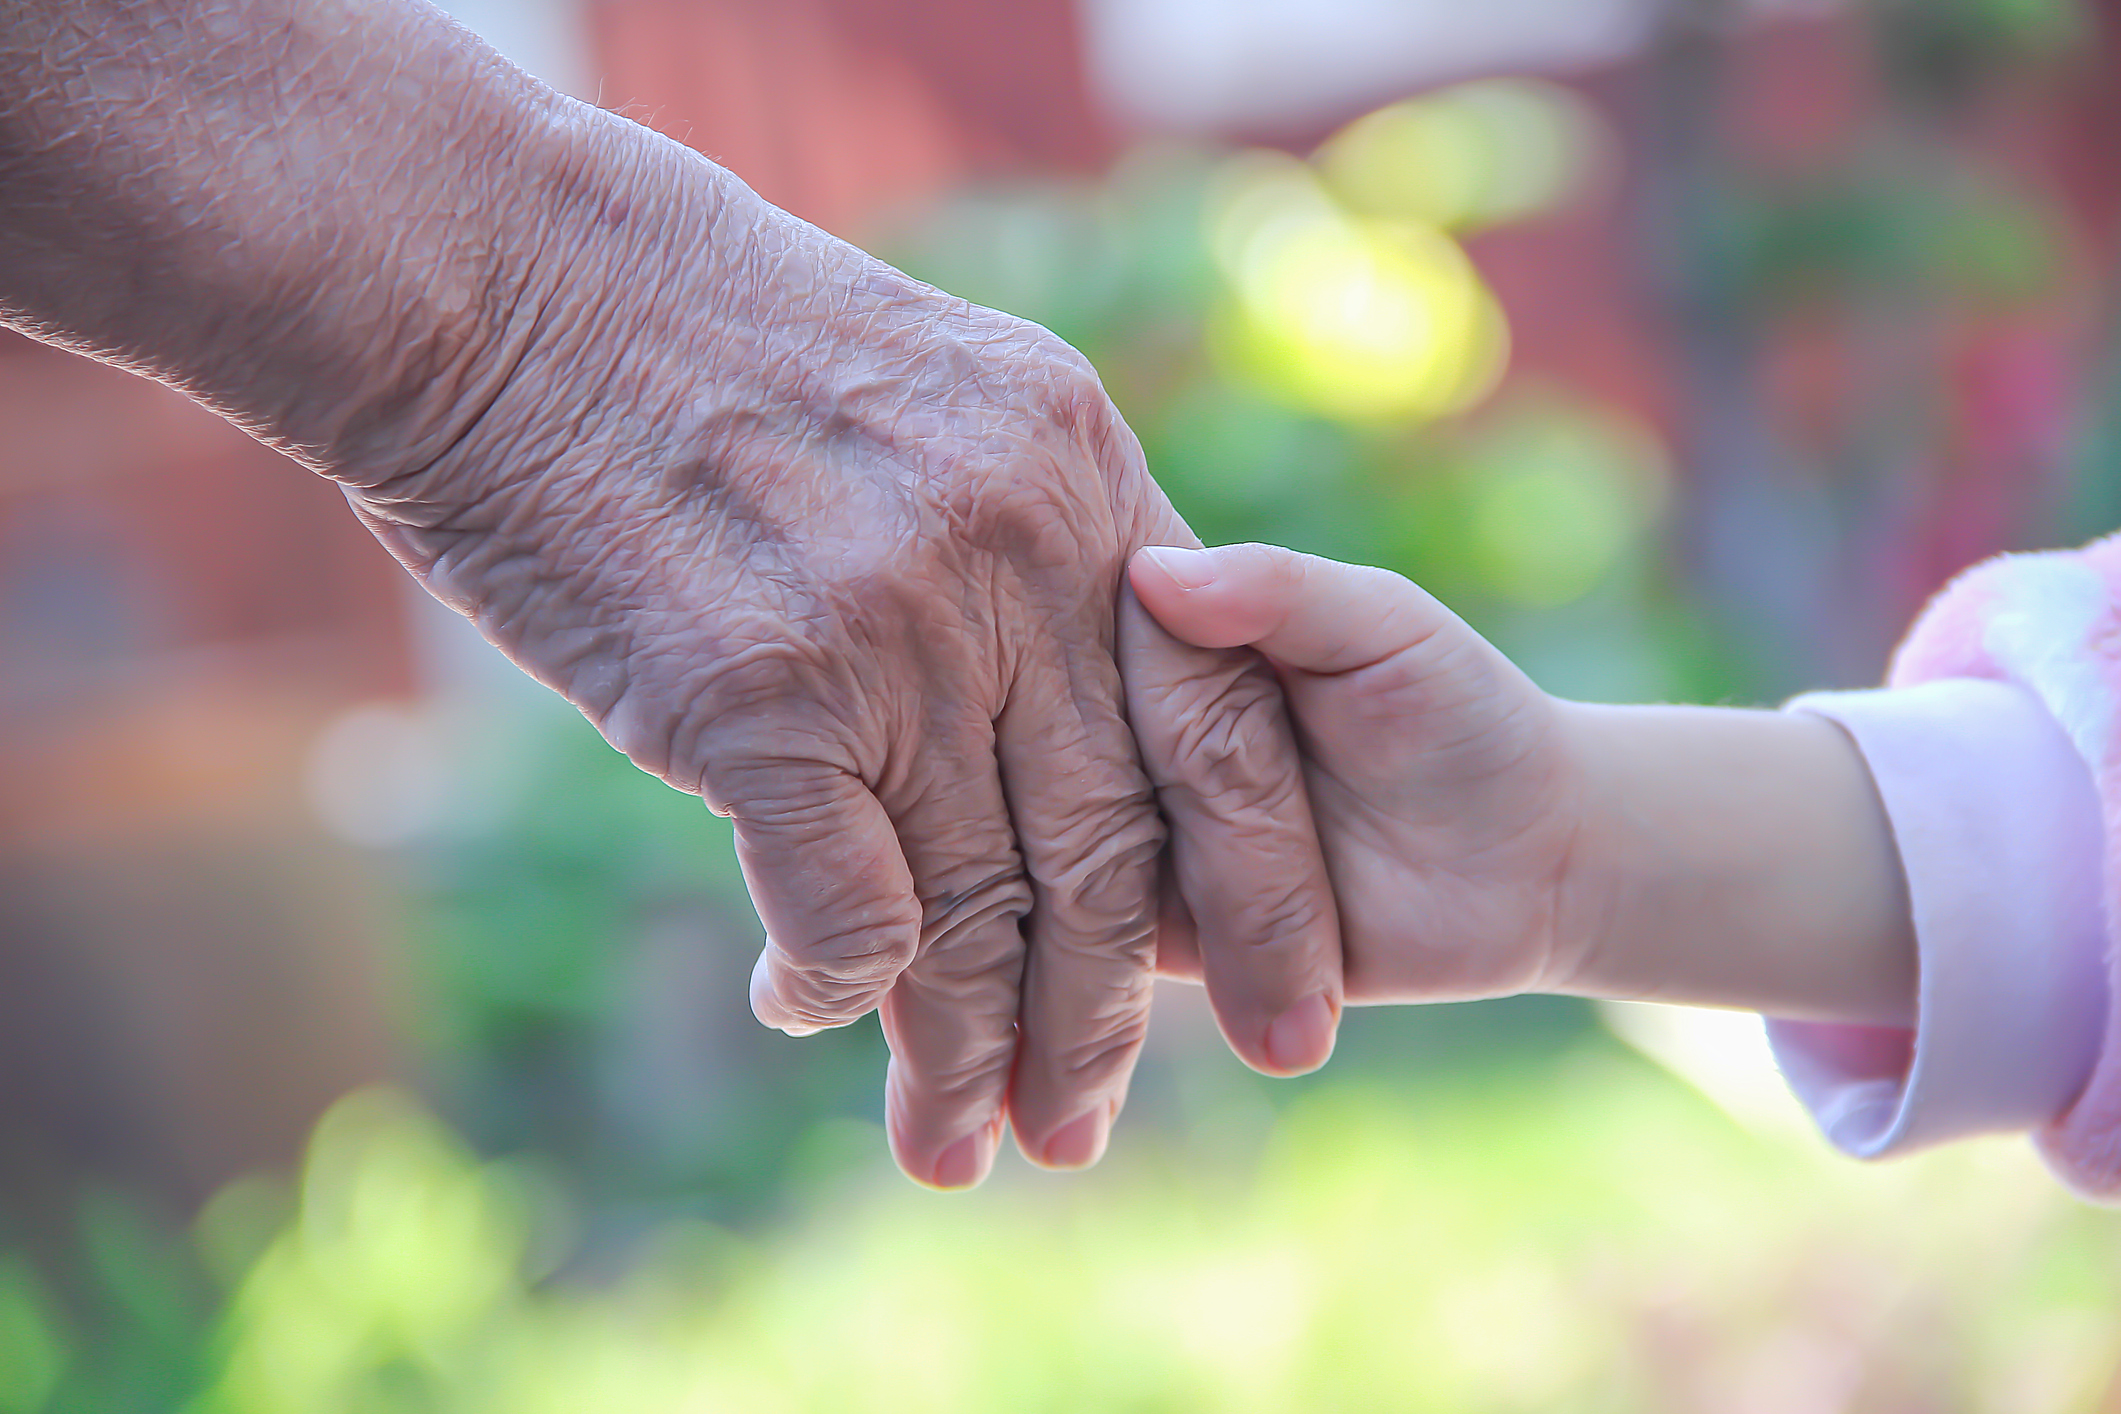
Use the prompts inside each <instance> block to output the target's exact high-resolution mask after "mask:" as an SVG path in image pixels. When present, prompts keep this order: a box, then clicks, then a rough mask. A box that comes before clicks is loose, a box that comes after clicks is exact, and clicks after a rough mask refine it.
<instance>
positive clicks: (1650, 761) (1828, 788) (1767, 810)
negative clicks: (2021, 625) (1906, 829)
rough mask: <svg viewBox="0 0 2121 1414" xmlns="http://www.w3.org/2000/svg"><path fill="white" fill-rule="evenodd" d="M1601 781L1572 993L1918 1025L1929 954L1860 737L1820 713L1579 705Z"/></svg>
mask: <svg viewBox="0 0 2121 1414" xmlns="http://www.w3.org/2000/svg"><path fill="white" fill-rule="evenodd" d="M1562 722H1563V726H1562V729H1563V731H1564V732H1566V733H1567V734H1568V736H1569V738H1570V741H1571V746H1572V749H1573V754H1574V755H1575V758H1576V760H1577V761H1578V762H1579V763H1581V766H1582V769H1583V779H1584V785H1583V793H1584V794H1583V825H1582V830H1581V834H1580V836H1579V840H1578V843H1577V846H1576V849H1575V851H1574V857H1573V859H1572V863H1571V868H1570V873H1569V878H1570V881H1571V882H1570V883H1569V885H1568V886H1567V888H1566V891H1565V895H1564V908H1565V909H1566V910H1567V911H1568V914H1569V917H1568V918H1567V920H1566V921H1565V926H1564V929H1563V937H1564V938H1565V939H1566V940H1567V941H1568V945H1569V947H1570V948H1571V951H1572V952H1573V956H1572V957H1568V958H1564V959H1561V961H1562V962H1563V967H1562V969H1561V971H1560V975H1561V976H1562V978H1563V979H1564V982H1563V988H1562V989H1563V990H1567V991H1570V992H1575V993H1579V994H1581V995H1585V996H1598V997H1630V998H1639V999H1644V1000H1654V1001H1672V1002H1693V1003H1701V1004H1706V1005H1712V1006H1733V1007H1742V1008H1746V1009H1749V1010H1759V1011H1767V1012H1770V1013H1773V1014H1775V1015H1779V1016H1786V1017H1794V1018H1805V1019H1811V1020H1821V1021H1849V1022H1870V1023H1877V1024H1885V1025H1906V1024H1909V1023H1911V1022H1912V1020H1913V1016H1914V1005H1915V944H1914V937H1913V928H1912V925H1911V923H1910V921H1909V908H1908V900H1907V888H1906V884H1905V881H1904V879H1903V876H1902V871H1901V866H1900V860H1899V856H1898V853H1897V851H1896V850H1895V847H1894V844H1893V837H1892V832H1891V827H1890V825H1889V824H1888V822H1887V819H1886V815H1885V811H1884V808H1883V806H1882V805H1881V804H1880V803H1879V800H1878V795H1877V791H1876V789H1875V788H1874V787H1873V785H1872V783H1871V777H1870V772H1869V770H1868V769H1867V768H1866V767H1865V765H1864V762H1863V758H1862V757H1861V756H1860V755H1859V754H1858V753H1857V750H1856V747H1855V745H1854V743H1853V742H1851V741H1850V740H1849V738H1848V737H1847V736H1846V735H1845V734H1844V733H1843V732H1842V730H1841V729H1840V728H1839V727H1837V726H1835V725H1834V724H1833V723H1832V722H1829V721H1827V720H1825V719H1824V718H1821V717H1815V716H1811V715H1808V714H1805V713H1796V712H1791V713H1784V712H1763V711H1740V710H1733V709H1728V708H1713V707H1600V706H1591V705H1586V704H1579V703H1568V704H1564V705H1563V710H1562Z"/></svg>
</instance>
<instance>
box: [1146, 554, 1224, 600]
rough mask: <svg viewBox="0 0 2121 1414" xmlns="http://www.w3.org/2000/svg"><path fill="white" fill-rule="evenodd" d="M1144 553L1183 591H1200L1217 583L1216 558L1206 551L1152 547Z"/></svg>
mask: <svg viewBox="0 0 2121 1414" xmlns="http://www.w3.org/2000/svg"><path fill="white" fill-rule="evenodd" d="M1142 553H1143V554H1144V555H1147V556H1148V557H1149V558H1150V559H1151V560H1153V561H1154V562H1155V564H1156V567H1157V568H1158V569H1160V570H1162V571H1163V572H1164V573H1165V574H1167V575H1169V576H1171V578H1172V580H1173V582H1175V583H1176V584H1177V585H1178V587H1179V588H1181V589H1199V588H1201V587H1202V586H1204V585H1208V584H1212V583H1214V582H1215V557H1214V556H1213V555H1211V554H1209V553H1208V552H1207V551H1206V550H1187V549H1182V548H1181V547H1179V546H1177V545H1152V546H1150V547H1149V548H1148V549H1146V550H1143V551H1142Z"/></svg>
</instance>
